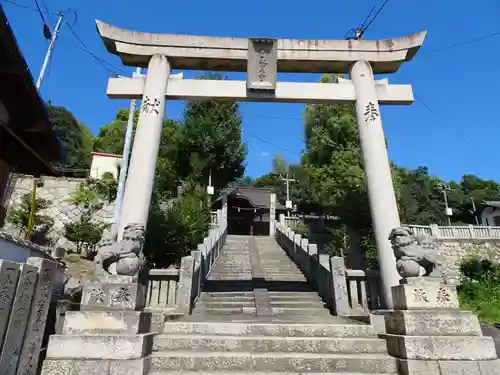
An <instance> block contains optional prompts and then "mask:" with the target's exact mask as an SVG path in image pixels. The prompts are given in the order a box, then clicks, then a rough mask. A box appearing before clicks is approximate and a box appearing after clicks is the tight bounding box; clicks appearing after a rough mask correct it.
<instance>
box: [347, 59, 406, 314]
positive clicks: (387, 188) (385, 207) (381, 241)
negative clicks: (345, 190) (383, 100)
mask: <svg viewBox="0 0 500 375" xmlns="http://www.w3.org/2000/svg"><path fill="white" fill-rule="evenodd" d="M350 75H351V79H352V82H353V84H354V88H355V91H356V119H357V123H358V131H359V140H360V146H361V151H362V154H363V164H364V170H365V175H366V181H367V185H368V198H369V202H370V213H371V217H372V221H373V231H374V233H375V240H376V243H377V251H378V258H379V263H380V270H381V274H382V285H383V288H382V289H383V294H384V298H385V300H386V301H387V307H388V308H389V309H390V308H392V294H391V287H393V286H395V285H398V284H399V280H400V276H399V274H398V273H397V271H396V258H395V257H394V253H393V250H392V246H391V243H390V241H389V239H388V237H389V233H390V232H391V230H392V229H393V228H397V227H400V226H401V223H400V219H399V212H398V206H397V203H396V195H395V193H394V186H393V183H392V176H391V169H390V165H389V158H388V156H387V146H386V142H385V136H384V130H383V128H382V119H381V113H380V107H379V103H378V97H377V91H376V89H375V82H374V77H373V71H372V67H371V65H370V63H369V62H367V61H357V62H355V63H354V64H353V66H352V68H351V72H350Z"/></svg>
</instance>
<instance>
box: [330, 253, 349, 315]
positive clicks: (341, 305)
mask: <svg viewBox="0 0 500 375" xmlns="http://www.w3.org/2000/svg"><path fill="white" fill-rule="evenodd" d="M330 272H331V275H332V281H333V282H332V284H333V293H334V299H335V312H336V313H337V315H338V316H349V312H350V310H351V309H350V306H349V297H348V295H347V280H346V270H345V264H344V258H342V257H331V258H330Z"/></svg>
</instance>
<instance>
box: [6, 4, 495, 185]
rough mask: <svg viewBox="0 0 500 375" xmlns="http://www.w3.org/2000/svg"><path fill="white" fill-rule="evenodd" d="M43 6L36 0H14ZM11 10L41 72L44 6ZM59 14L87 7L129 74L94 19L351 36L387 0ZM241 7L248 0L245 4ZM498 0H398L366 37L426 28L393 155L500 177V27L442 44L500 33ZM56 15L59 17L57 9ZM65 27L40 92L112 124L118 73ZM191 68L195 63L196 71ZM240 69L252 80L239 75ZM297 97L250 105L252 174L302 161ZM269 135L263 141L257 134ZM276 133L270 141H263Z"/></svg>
mask: <svg viewBox="0 0 500 375" xmlns="http://www.w3.org/2000/svg"><path fill="white" fill-rule="evenodd" d="M13 1H16V2H18V3H20V4H23V5H27V6H29V7H34V6H35V4H34V1H33V0H13ZM0 3H1V4H2V5H3V6H4V9H5V11H6V13H7V15H8V17H9V20H10V22H11V25H12V27H13V29H14V32H15V34H16V37H17V39H18V42H19V44H20V46H21V49H22V51H23V53H24V55H25V58H26V60H27V62H28V65H29V67H30V69H31V71H32V73H33V76H34V77H35V78H36V77H37V76H38V72H39V70H40V67H41V65H42V61H43V58H44V55H45V52H46V47H47V42H46V41H45V39H44V38H43V34H42V23H41V20H40V16H39V15H38V13H37V12H34V11H29V10H26V9H23V8H20V7H16V6H15V5H12V4H9V3H8V2H6V0H0ZM45 3H46V5H47V7H48V8H49V10H50V11H52V12H56V11H58V10H64V9H67V8H72V9H73V10H75V11H76V12H77V13H78V22H77V23H76V24H75V26H74V30H75V31H76V32H77V34H78V35H79V36H80V37H81V39H82V40H83V41H84V42H85V43H86V44H87V46H88V47H89V48H90V50H92V51H93V52H94V53H95V54H96V55H97V56H99V57H100V58H103V59H105V60H107V61H109V62H111V63H112V64H113V65H115V66H117V67H118V68H120V69H121V70H123V71H125V72H127V73H129V74H131V72H132V71H133V70H134V68H131V67H124V66H122V65H121V63H120V60H119V59H118V58H117V57H116V56H113V55H110V54H108V53H107V52H106V51H105V49H104V46H103V44H102V41H101V40H100V38H99V36H98V34H97V32H96V28H95V24H94V19H96V18H97V19H101V20H103V21H105V22H107V23H111V24H114V25H116V26H120V27H123V28H130V29H135V30H139V31H149V32H163V33H179V34H195V35H196V34H198V35H214V36H234V37H252V36H265V37H274V38H297V39H301V38H303V39H342V38H343V37H344V36H345V34H346V32H347V30H349V29H351V28H353V27H356V26H357V25H358V24H359V23H360V22H361V21H362V20H363V19H364V17H365V16H366V14H367V13H368V11H369V10H370V9H371V7H372V6H373V5H375V4H378V5H380V4H381V3H382V1H381V0H376V1H375V0H359V1H356V2H352V1H343V2H338V3H337V2H333V1H327V0H309V1H307V2H304V1H299V0H267V1H263V0H253V1H251V2H250V1H249V2H235V1H228V0H218V1H203V0H191V1H189V2H186V1H181V0H170V1H164V0H162V1H160V0H150V1H148V2H141V1H135V2H134V1H130V0H105V1H97V0H85V1H84V0H45ZM238 4H239V5H238ZM499 19H500V2H499V1H498V0H477V1H476V2H474V6H470V3H469V2H467V1H456V0H439V1H436V0H432V1H431V0H419V1H400V0H392V1H389V3H388V4H387V6H386V8H385V9H384V10H383V12H382V13H381V14H380V15H379V17H378V18H377V20H376V21H375V22H374V23H373V24H372V25H371V27H370V29H369V30H368V32H367V33H366V34H365V39H379V38H390V37H398V36H405V35H408V34H410V33H413V32H417V31H421V30H428V36H427V39H426V41H425V43H424V47H423V48H422V49H421V50H420V52H419V54H418V55H417V56H416V58H415V59H414V60H413V61H411V62H410V63H407V64H405V65H403V67H402V68H401V69H400V71H399V72H397V73H396V74H393V75H392V76H390V81H391V82H392V83H407V84H412V85H413V88H414V92H415V94H416V96H417V98H419V99H421V100H422V101H423V102H424V103H425V104H426V105H427V106H428V107H429V108H430V109H431V111H432V112H431V111H429V110H428V109H427V108H426V107H425V106H424V105H423V104H422V103H421V102H419V101H418V100H417V101H415V103H414V104H413V105H411V106H405V107H389V106H384V107H382V119H383V122H384V129H385V133H386V136H387V137H388V140H389V157H390V158H391V159H392V160H394V161H395V162H396V163H397V164H399V165H401V166H405V167H408V168H415V167H417V166H419V165H425V166H428V167H429V170H430V172H431V173H432V174H434V175H438V176H440V177H441V178H444V179H459V178H460V177H461V176H462V175H463V174H465V173H474V174H477V175H479V176H480V177H482V178H487V179H495V180H500V160H499V158H498V155H499V154H498V152H497V147H499V145H500V126H499V125H500V124H499V122H500V116H499V111H498V109H499V105H500V103H499V99H500V95H499V90H498V88H499V87H500V64H499V63H498V61H499V60H500V36H498V37H495V38H489V39H486V40H482V41H479V42H476V43H470V44H467V45H464V46H461V47H458V48H454V49H448V50H442V51H436V50H439V49H441V48H442V47H446V46H449V45H452V44H455V43H457V42H461V41H463V40H469V39H473V38H476V37H480V36H482V35H485V34H489V33H494V32H496V31H499V30H500V25H499V22H498V20H499ZM52 20H53V22H54V21H55V17H53V18H52ZM76 45H78V42H77V41H76V39H75V38H74V37H73V35H72V34H71V32H70V30H69V28H68V27H67V26H66V25H65V26H64V27H63V30H62V34H61V38H60V40H59V41H58V43H57V45H56V50H55V54H54V57H53V61H52V63H51V67H50V71H49V74H48V76H47V77H46V79H45V82H44V84H43V87H42V90H41V91H42V96H43V97H44V98H45V99H46V100H51V101H52V103H53V104H54V105H61V106H64V107H66V108H68V109H69V110H71V111H72V112H73V114H74V115H75V116H76V117H77V118H78V119H79V120H80V121H82V122H84V123H85V124H86V125H88V126H90V127H91V129H92V131H93V132H94V133H96V132H97V129H98V128H99V127H100V126H103V125H105V124H107V123H109V122H111V121H112V120H113V118H114V116H115V114H116V112H117V110H118V109H119V108H122V107H128V102H127V101H126V100H111V99H108V98H107V97H106V94H105V92H106V85H107V79H108V78H109V77H110V75H111V74H110V73H109V72H108V71H106V70H104V69H103V68H102V67H101V66H100V65H98V64H97V63H96V62H95V61H94V60H93V59H92V57H90V56H89V55H87V54H85V53H84V52H82V51H81V50H79V49H77V48H76V47H75V46H76ZM191 75H192V73H189V72H187V74H186V75H185V77H187V78H189V77H190V76H191ZM230 77H231V78H233V77H234V78H239V79H244V78H243V76H242V75H241V74H231V75H230ZM279 78H280V80H293V81H297V80H304V81H306V80H308V81H312V80H315V79H317V78H318V76H317V75H306V76H299V75H293V74H281V75H280V77H279ZM303 109H304V106H303V105H299V104H279V103H243V104H242V105H241V112H242V115H243V131H244V139H245V141H246V142H247V144H248V147H249V154H248V159H247V163H248V166H247V174H248V175H251V176H254V177H255V176H259V175H262V174H264V173H266V172H267V171H269V169H270V168H271V159H272V155H273V154H274V153H279V154H282V155H283V156H284V157H285V158H286V159H287V160H289V161H290V162H294V161H297V160H298V159H299V157H300V152H301V150H302V148H303V135H302V121H301V114H302V111H303ZM182 110H183V103H182V102H175V101H172V102H169V103H167V109H166V113H167V116H168V117H170V118H180V117H181V116H182ZM259 138H260V139H259ZM263 140H264V141H267V142H268V143H266V142H264V141H263Z"/></svg>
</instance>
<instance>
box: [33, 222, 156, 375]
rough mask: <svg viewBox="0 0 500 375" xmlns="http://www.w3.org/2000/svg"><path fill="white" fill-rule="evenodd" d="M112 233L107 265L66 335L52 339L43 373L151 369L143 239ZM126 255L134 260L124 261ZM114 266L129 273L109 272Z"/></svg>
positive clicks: (116, 374) (113, 374)
mask: <svg viewBox="0 0 500 375" xmlns="http://www.w3.org/2000/svg"><path fill="white" fill-rule="evenodd" d="M134 230H135V229H134ZM108 236H109V235H108V234H106V235H105V236H103V239H102V241H101V246H100V254H99V257H98V259H97V263H98V265H99V264H101V265H102V266H103V268H102V269H100V270H99V272H97V279H96V280H95V281H92V282H89V283H87V284H86V285H85V287H84V289H83V293H82V303H81V306H80V307H81V309H80V311H68V312H67V313H66V317H65V321H64V325H63V330H62V333H61V334H60V335H53V336H51V337H50V341H49V346H48V348H47V359H46V360H45V362H44V364H43V370H42V375H77V374H78V375H87V374H88V375H90V374H99V375H144V374H147V372H148V370H149V363H150V359H149V355H150V354H151V351H152V346H153V336H154V333H151V313H148V312H144V311H142V309H143V308H144V304H145V299H146V287H145V286H144V285H143V284H142V283H141V282H140V281H141V277H140V273H141V269H140V267H136V265H138V264H140V263H141V262H140V256H141V250H142V242H141V243H139V242H140V241H141V240H140V239H139V241H138V240H137V239H136V238H135V237H134V238H128V237H127V236H126V234H124V240H122V241H121V242H113V241H109V238H108ZM115 239H116V237H115ZM101 250H103V251H101ZM126 259H130V260H131V262H127V261H125V262H122V260H126ZM137 260H139V262H138V261H137ZM119 262H121V263H122V264H120V263H119ZM113 264H114V265H115V269H116V270H117V271H120V270H125V271H126V272H122V274H111V273H109V268H110V267H111V266H113ZM123 273H125V274H123Z"/></svg>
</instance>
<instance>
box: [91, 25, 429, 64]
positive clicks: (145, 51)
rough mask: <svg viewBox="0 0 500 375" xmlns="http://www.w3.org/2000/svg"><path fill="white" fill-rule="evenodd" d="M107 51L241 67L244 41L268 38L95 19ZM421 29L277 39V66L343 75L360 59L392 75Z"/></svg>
mask: <svg viewBox="0 0 500 375" xmlns="http://www.w3.org/2000/svg"><path fill="white" fill-rule="evenodd" d="M96 23H97V29H98V31H99V34H100V35H101V37H102V39H103V40H104V44H105V45H106V48H107V49H108V51H109V52H111V53H114V54H116V55H119V56H120V58H121V60H122V62H123V63H124V64H125V65H131V66H140V67H147V66H148V63H149V60H150V58H151V56H153V55H155V54H161V55H165V56H168V57H169V62H170V65H171V67H172V69H195V70H221V71H246V70H247V59H248V49H249V41H259V40H262V41H271V40H273V39H269V38H254V39H246V38H225V37H213V36H195V35H178V34H154V33H143V32H138V31H131V30H125V29H121V28H119V27H116V26H112V25H109V24H106V23H104V22H102V21H96ZM425 35H426V32H425V31H423V32H419V33H415V34H412V35H409V36H406V37H402V38H394V39H385V40H312V39H311V40H305V39H277V40H273V41H276V42H277V70H278V71H279V72H293V73H349V69H350V67H351V65H352V64H353V63H354V62H356V61H360V60H364V61H367V62H369V63H370V64H371V66H372V69H373V72H374V73H393V72H395V71H397V70H398V69H399V67H400V66H401V64H402V63H403V62H405V61H409V60H411V59H412V58H413V56H415V54H416V53H417V51H418V49H419V48H420V46H421V45H422V43H423V41H424V39H425Z"/></svg>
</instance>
